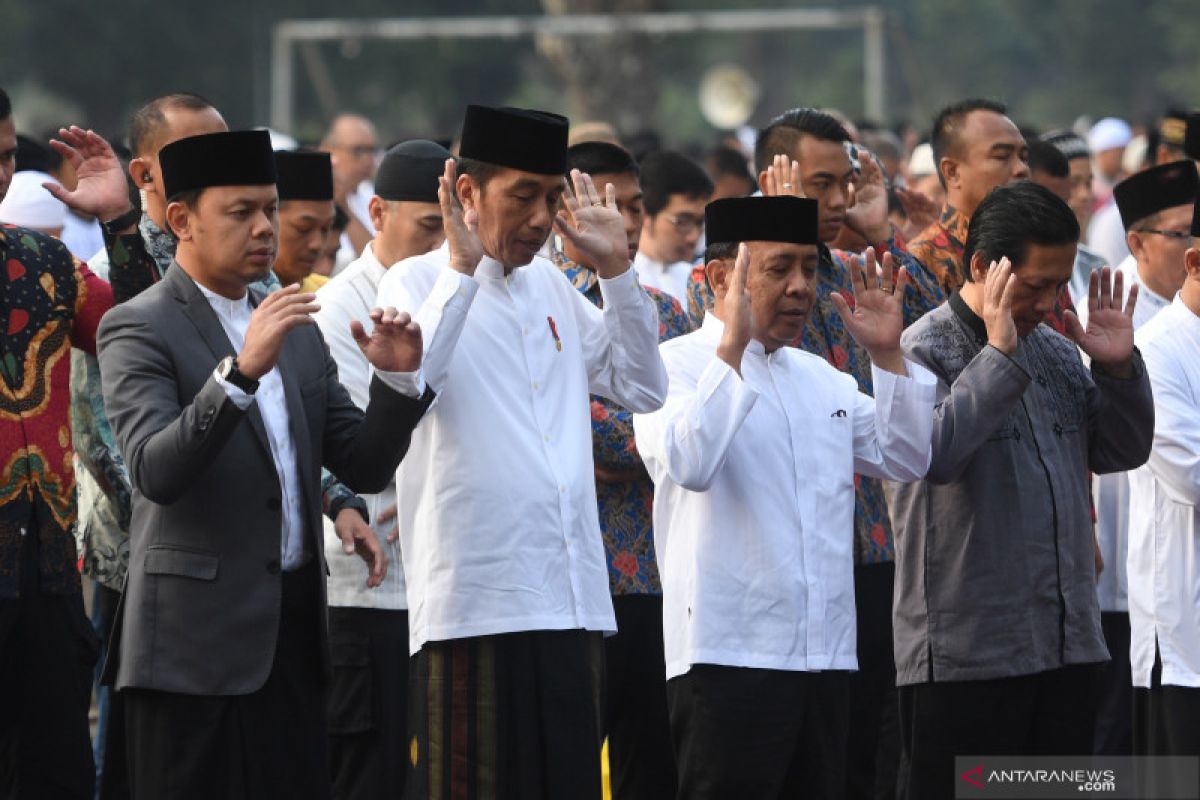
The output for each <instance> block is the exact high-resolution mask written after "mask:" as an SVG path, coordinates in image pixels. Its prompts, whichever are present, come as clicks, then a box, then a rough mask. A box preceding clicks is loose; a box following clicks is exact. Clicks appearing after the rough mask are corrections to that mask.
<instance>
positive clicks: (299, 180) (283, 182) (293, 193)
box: [275, 150, 333, 202]
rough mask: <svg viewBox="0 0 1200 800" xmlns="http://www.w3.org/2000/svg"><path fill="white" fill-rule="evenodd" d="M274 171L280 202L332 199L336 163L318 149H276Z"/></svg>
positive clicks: (327, 154)
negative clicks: (276, 176)
mask: <svg viewBox="0 0 1200 800" xmlns="http://www.w3.org/2000/svg"><path fill="white" fill-rule="evenodd" d="M275 172H276V173H277V174H278V178H277V179H276V180H275V185H276V186H278V187H279V200H280V201H281V202H282V201H284V200H332V199H333V164H332V163H331V162H330V160H329V153H319V152H317V151H316V150H276V151H275Z"/></svg>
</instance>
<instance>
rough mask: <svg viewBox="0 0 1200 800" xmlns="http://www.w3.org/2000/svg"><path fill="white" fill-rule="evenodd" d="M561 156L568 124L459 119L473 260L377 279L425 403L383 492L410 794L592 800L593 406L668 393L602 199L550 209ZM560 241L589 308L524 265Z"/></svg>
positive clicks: (608, 619)
mask: <svg viewBox="0 0 1200 800" xmlns="http://www.w3.org/2000/svg"><path fill="white" fill-rule="evenodd" d="M566 152H567V120H566V118H564V117H561V116H558V115H556V114H548V113H545V112H540V111H531V110H525V109H510V108H488V107H484V106H468V108H467V114H466V120H465V122H464V124H463V131H462V138H461V145H460V148H459V165H458V166H459V171H460V173H461V174H457V175H456V174H455V171H454V166H453V165H447V175H446V177H445V178H443V179H442V186H441V191H442V192H443V193H445V195H446V198H445V199H444V200H443V202H448V201H449V192H451V191H456V193H457V196H458V198H459V201H460V202H461V204H462V206H463V209H464V212H463V213H462V214H461V215H456V217H455V220H456V222H455V224H456V226H462V229H461V230H456V231H455V232H454V235H453V236H451V234H450V233H449V232H447V238H448V240H449V241H451V242H453V241H458V242H460V243H467V246H466V247H465V249H466V254H463V253H460V252H456V249H455V248H452V247H450V246H449V245H446V246H443V247H442V249H440V250H437V251H435V252H433V253H428V254H426V255H424V256H416V257H413V258H409V259H406V260H404V261H402V262H400V263H399V264H397V265H395V266H394V267H392V268H391V269H389V270H388V272H387V274H386V275H385V276H384V278H383V280H382V281H381V282H380V286H379V301H378V302H381V303H387V304H389V305H392V304H394V305H396V306H397V307H402V308H407V309H412V310H413V311H414V317H415V318H416V320H417V321H418V322H419V323H420V324H421V327H422V331H423V335H424V337H425V343H426V352H425V361H424V364H423V367H422V370H421V375H420V377H421V379H422V380H423V381H424V382H425V383H426V384H427V385H428V386H430V387H432V388H433V389H434V390H435V391H437V395H438V399H437V403H436V404H435V405H434V406H433V407H432V409H431V410H430V413H429V415H428V417H427V418H426V419H425V420H424V421H423V422H422V424H421V425H420V426H419V427H418V428H417V430H416V431H415V434H414V438H413V449H412V452H411V453H410V454H409V457H408V458H407V459H406V461H405V463H404V464H403V465H402V466H401V468H400V470H399V473H398V474H397V478H396V488H397V495H398V499H399V503H398V507H399V514H398V520H397V522H398V526H399V529H400V539H401V543H402V545H401V551H402V553H403V556H404V577H405V580H406V581H407V583H408V593H409V597H410V598H412V601H413V602H412V604H411V605H410V607H409V637H410V642H411V651H412V652H413V653H414V655H415V656H416V658H415V660H414V662H413V664H412V671H413V676H412V678H411V680H410V684H411V686H412V690H413V693H412V695H411V696H410V701H409V709H410V718H411V724H410V731H411V732H412V740H411V742H410V750H409V755H410V756H411V759H412V760H411V763H412V764H413V767H414V769H413V771H412V772H410V774H409V779H408V780H409V783H408V787H409V788H408V792H409V796H410V797H413V798H427V797H428V798H448V797H451V796H454V797H496V798H501V799H503V798H525V797H571V798H581V800H587V799H588V798H599V797H600V781H599V775H600V761H599V754H600V725H601V717H600V707H599V700H600V688H601V685H600V678H601V675H602V671H603V660H602V650H601V648H602V646H603V643H602V640H601V634H600V632H602V631H605V632H612V631H613V630H614V629H615V622H614V619H613V611H612V601H611V599H610V596H609V593H608V576H607V574H606V573H607V569H606V562H605V557H604V544H603V540H602V539H601V536H600V530H599V522H598V511H597V508H596V489H595V483H594V480H593V477H592V475H593V461H592V437H591V426H590V424H589V415H588V394H589V393H592V394H599V395H602V396H605V397H608V398H610V399H612V400H614V401H616V402H618V403H621V404H622V405H624V406H625V407H627V408H629V409H631V410H634V411H650V410H653V409H655V408H657V407H658V406H659V405H661V403H662V399H663V397H664V396H665V395H666V383H667V379H666V374H665V372H664V370H663V366H662V361H661V360H660V359H659V356H658V325H659V321H658V314H657V313H656V310H655V307H654V304H653V302H652V301H651V300H650V299H649V298H648V297H647V296H646V295H645V293H644V292H643V291H642V290H641V287H640V286H639V285H638V282H637V273H636V272H633V271H632V270H631V269H630V268H629V250H628V248H629V245H628V242H627V240H626V238H625V232H624V229H623V225H622V220H621V213H620V212H619V211H618V210H617V209H616V208H615V206H616V202H617V201H616V189H615V187H612V186H609V187H606V188H605V190H604V194H603V195H601V193H600V192H599V191H597V189H596V187H595V186H594V184H593V183H592V181H591V179H590V178H589V177H587V176H585V175H583V174H582V173H579V172H573V173H572V183H573V184H574V194H570V195H566V198H565V202H566V204H567V209H568V211H569V212H570V213H569V214H568V215H564V216H559V203H560V200H563V198H564V188H565V187H564V182H563V174H564V171H565V167H566ZM451 179H453V180H451ZM552 227H553V229H554V230H555V231H556V232H557V233H558V234H559V235H560V236H562V237H564V238H566V239H567V240H569V241H570V242H571V243H572V245H573V246H574V247H575V248H576V249H577V250H578V251H579V252H580V253H581V254H582V256H584V257H586V259H587V261H588V263H590V264H592V265H593V266H594V267H595V269H596V274H597V276H598V278H599V281H600V290H601V292H602V294H603V296H604V309H603V310H600V309H597V308H596V307H595V306H593V305H592V304H591V303H590V302H588V301H587V299H585V298H584V297H582V296H581V295H580V294H579V292H577V291H576V290H575V289H574V288H573V287H572V286H571V284H570V283H569V282H568V281H567V280H566V278H564V277H563V275H562V273H561V272H560V271H559V270H558V269H557V268H556V267H555V266H554V265H553V264H551V263H550V262H549V261H546V260H544V259H542V258H540V257H539V256H538V252H539V251H540V250H541V248H542V247H543V245H544V244H545V243H546V239H547V237H549V235H550V231H551V228H552ZM476 267H478V268H476ZM463 320H465V321H463ZM456 321H463V322H461V324H462V337H461V340H460V341H459V343H458V346H457V347H453V346H451V347H449V348H444V343H445V340H446V334H445V328H446V327H447V326H449V325H451V324H454V323H455V322H456ZM443 348H444V349H443ZM451 356H452V358H451ZM451 687H454V690H453V691H451ZM468 731H469V732H470V734H469V735H468V733H467V732H468Z"/></svg>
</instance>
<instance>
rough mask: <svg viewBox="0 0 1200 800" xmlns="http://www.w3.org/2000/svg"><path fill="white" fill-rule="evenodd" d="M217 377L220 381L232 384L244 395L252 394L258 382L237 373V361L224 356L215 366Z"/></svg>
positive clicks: (231, 357)
mask: <svg viewBox="0 0 1200 800" xmlns="http://www.w3.org/2000/svg"><path fill="white" fill-rule="evenodd" d="M217 375H219V376H220V378H221V380H223V381H227V382H229V383H231V384H233V385H234V386H236V387H237V388H239V389H241V390H242V391H243V392H245V393H246V394H254V392H255V391H256V390H257V389H258V381H256V380H254V379H253V378H251V377H249V376H247V375H243V374H242V373H240V372H238V368H237V359H236V358H234V357H233V356H225V357H224V358H222V359H221V362H220V363H219V364H217Z"/></svg>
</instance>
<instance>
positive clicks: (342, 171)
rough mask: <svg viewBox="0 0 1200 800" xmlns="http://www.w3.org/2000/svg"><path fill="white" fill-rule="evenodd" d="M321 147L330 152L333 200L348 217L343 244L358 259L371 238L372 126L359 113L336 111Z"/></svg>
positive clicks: (374, 151)
mask: <svg viewBox="0 0 1200 800" xmlns="http://www.w3.org/2000/svg"><path fill="white" fill-rule="evenodd" d="M321 149H322V150H324V151H325V152H327V153H329V157H330V159H331V163H332V165H333V188H334V198H335V201H336V203H337V204H338V206H340V207H341V208H342V210H343V211H345V212H346V213H347V214H348V215H349V217H350V222H349V223H347V226H346V233H345V235H344V236H343V237H342V246H343V249H344V250H349V251H353V257H354V258H357V257H358V256H359V254H360V253H362V250H363V248H364V247H366V246H367V242H369V241H371V216H370V213H369V211H368V210H367V206H368V204H369V202H370V200H371V196H372V195H373V194H374V189H372V188H371V179H372V178H373V177H374V176H375V167H376V164H375V158H376V156H377V154H378V153H379V138H378V136H377V135H376V133H375V125H374V124H373V123H372V122H371V120H369V119H367V118H366V117H364V116H362V115H361V114H338V115H337V116H336V117H334V118H333V120H332V121H331V122H330V123H329V130H327V131H326V132H325V136H324V137H322V139H321Z"/></svg>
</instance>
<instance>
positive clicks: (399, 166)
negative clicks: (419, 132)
mask: <svg viewBox="0 0 1200 800" xmlns="http://www.w3.org/2000/svg"><path fill="white" fill-rule="evenodd" d="M448 158H453V156H452V155H451V154H450V151H449V150H447V149H446V148H444V147H442V146H441V145H440V144H436V143H434V142H430V141H428V140H426V139H413V140H412V141H408V142H401V143H400V144H398V145H395V146H394V147H392V148H390V149H389V150H388V151H387V153H386V154H385V155H384V157H383V163H381V164H380V165H379V172H378V173H376V175H375V194H377V195H379V196H380V197H382V198H383V199H384V200H416V201H417V202H421V203H436V202H437V201H438V196H437V193H438V178H439V177H441V175H442V173H443V172H445V170H446V159H448Z"/></svg>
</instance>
